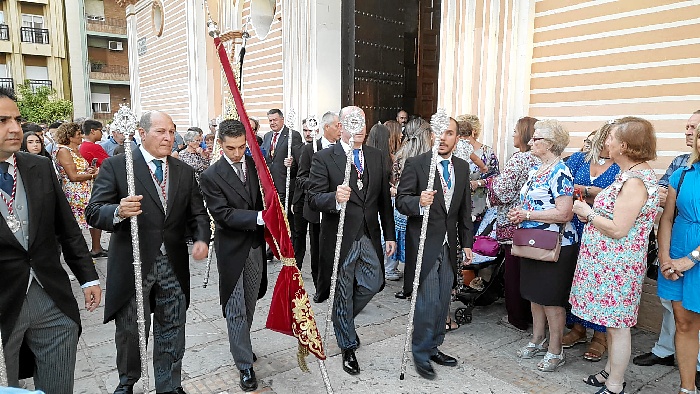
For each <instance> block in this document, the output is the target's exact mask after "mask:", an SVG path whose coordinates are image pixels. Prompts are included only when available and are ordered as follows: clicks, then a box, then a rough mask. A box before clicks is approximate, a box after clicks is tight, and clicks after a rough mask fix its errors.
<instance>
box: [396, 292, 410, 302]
mask: <svg viewBox="0 0 700 394" xmlns="http://www.w3.org/2000/svg"><path fill="white" fill-rule="evenodd" d="M410 296H411V293H404V291H403V290H401V291H397V292H396V293H394V297H396V298H398V299H401V300H405V299H406V298H409V297H410Z"/></svg>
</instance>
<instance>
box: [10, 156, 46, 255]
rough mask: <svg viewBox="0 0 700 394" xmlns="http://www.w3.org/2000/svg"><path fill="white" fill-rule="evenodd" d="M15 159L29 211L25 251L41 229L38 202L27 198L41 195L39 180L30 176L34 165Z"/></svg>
mask: <svg viewBox="0 0 700 394" xmlns="http://www.w3.org/2000/svg"><path fill="white" fill-rule="evenodd" d="M15 157H17V170H18V171H19V174H20V176H22V183H23V184H24V194H25V195H26V196H27V209H29V242H27V250H29V248H30V247H31V246H32V242H34V240H35V239H36V235H37V232H38V231H39V227H41V211H42V209H41V206H38V205H37V204H39V203H40V202H38V201H36V200H32V199H31V198H30V197H29V196H40V195H41V194H42V193H41V178H40V177H38V176H31V174H32V169H33V168H34V167H35V165H34V163H25V162H24V160H22V159H21V158H20V157H18V155H15Z"/></svg>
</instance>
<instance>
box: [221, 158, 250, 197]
mask: <svg viewBox="0 0 700 394" xmlns="http://www.w3.org/2000/svg"><path fill="white" fill-rule="evenodd" d="M215 165H216V166H218V167H217V168H216V173H217V174H219V176H220V177H221V178H222V179H223V180H224V181H225V182H226V183H228V185H229V186H231V189H233V191H235V192H236V193H238V195H240V196H241V197H243V199H244V200H246V201H247V202H248V204H252V201H251V198H250V194H249V193H248V192H247V191H246V190H245V185H244V184H243V182H241V179H240V178H239V177H238V174H236V170H234V169H233V167H231V166H230V165H229V164H228V161H226V159H225V158H223V157H222V158H221V159H219V160H218V161H217V162H216V164H215ZM246 167H250V166H249V165H248V163H246ZM247 170H248V169H247V168H246V171H247ZM248 179H250V177H248Z"/></svg>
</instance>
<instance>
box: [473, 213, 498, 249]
mask: <svg viewBox="0 0 700 394" xmlns="http://www.w3.org/2000/svg"><path fill="white" fill-rule="evenodd" d="M495 222H496V219H495V218H494V219H493V221H491V223H489V224H488V225H487V226H486V227H485V228H484V231H482V232H481V235H477V236H475V237H474V245H473V246H472V251H474V253H477V254H479V255H481V256H488V257H496V256H498V252H499V251H500V250H501V245H499V243H498V241H496V240H495V239H493V238H491V237H489V236H488V234H491V231H493V225H494V223H495Z"/></svg>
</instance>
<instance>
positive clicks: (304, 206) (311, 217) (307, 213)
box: [294, 111, 340, 303]
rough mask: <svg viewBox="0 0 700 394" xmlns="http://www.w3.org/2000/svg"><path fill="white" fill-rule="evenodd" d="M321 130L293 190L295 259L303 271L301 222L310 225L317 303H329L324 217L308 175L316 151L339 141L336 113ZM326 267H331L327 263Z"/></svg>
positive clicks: (307, 148)
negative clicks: (312, 200)
mask: <svg viewBox="0 0 700 394" xmlns="http://www.w3.org/2000/svg"><path fill="white" fill-rule="evenodd" d="M319 130H322V131H323V135H322V136H321V138H319V139H318V140H316V141H315V142H314V144H316V147H315V149H314V146H313V144H306V145H302V147H301V149H298V150H299V151H300V157H299V172H298V173H297V182H296V188H295V190H294V201H295V204H294V212H296V213H297V215H296V216H295V220H297V225H296V226H295V227H296V230H297V232H296V239H297V243H295V245H294V255H295V257H296V258H297V266H298V267H299V268H300V269H301V262H300V261H303V259H304V255H305V254H306V231H305V230H301V229H302V228H304V229H305V228H306V227H302V226H303V223H302V224H300V219H297V218H298V217H301V218H302V219H301V220H304V221H305V222H307V223H309V247H310V248H311V250H310V254H311V278H312V279H313V281H314V287H315V288H316V294H314V297H313V299H314V302H317V303H318V302H323V301H325V300H326V299H328V293H329V292H330V287H331V283H330V275H328V278H325V280H324V279H319V276H318V272H319V264H320V256H319V254H320V249H319V245H320V234H321V215H320V213H319V212H318V211H314V210H313V209H311V208H310V207H309V199H308V193H309V182H308V180H309V172H310V171H311V158H312V157H313V155H314V151H316V152H318V151H320V150H323V149H326V148H328V147H329V146H332V145H333V144H335V143H336V142H337V141H338V140H339V139H340V121H339V119H338V115H337V114H336V113H334V112H330V111H329V112H326V113H325V114H323V117H321V122H320V123H319ZM327 264H332V263H331V261H328V262H327Z"/></svg>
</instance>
